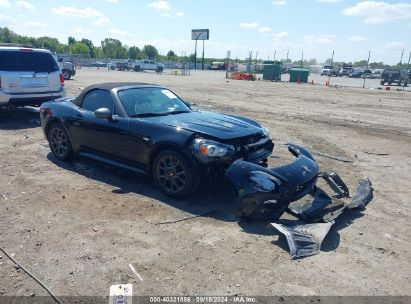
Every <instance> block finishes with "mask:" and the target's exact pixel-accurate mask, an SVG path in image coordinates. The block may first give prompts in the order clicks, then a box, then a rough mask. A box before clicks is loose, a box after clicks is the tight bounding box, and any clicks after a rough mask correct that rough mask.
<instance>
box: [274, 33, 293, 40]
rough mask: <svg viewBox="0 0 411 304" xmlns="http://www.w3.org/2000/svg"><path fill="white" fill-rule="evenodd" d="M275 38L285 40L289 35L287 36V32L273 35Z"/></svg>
mask: <svg viewBox="0 0 411 304" xmlns="http://www.w3.org/2000/svg"><path fill="white" fill-rule="evenodd" d="M275 36H276V37H277V38H280V39H281V38H287V37H288V36H290V34H288V33H287V32H279V33H277V34H275Z"/></svg>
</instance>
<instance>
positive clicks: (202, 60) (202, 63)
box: [201, 40, 204, 70]
mask: <svg viewBox="0 0 411 304" xmlns="http://www.w3.org/2000/svg"><path fill="white" fill-rule="evenodd" d="M201 69H202V70H204V40H203V58H202V59H201Z"/></svg>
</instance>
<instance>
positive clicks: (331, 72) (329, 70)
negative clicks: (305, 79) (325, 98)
mask: <svg viewBox="0 0 411 304" xmlns="http://www.w3.org/2000/svg"><path fill="white" fill-rule="evenodd" d="M338 72H339V69H338V68H336V67H334V66H332V65H325V66H324V68H323V69H322V71H321V76H323V75H327V76H337V75H338Z"/></svg>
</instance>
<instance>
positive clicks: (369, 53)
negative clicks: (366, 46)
mask: <svg viewBox="0 0 411 304" xmlns="http://www.w3.org/2000/svg"><path fill="white" fill-rule="evenodd" d="M370 56H371V50H370V51H369V52H368V60H367V70H368V66H369V65H370ZM365 79H366V76H364V83H363V85H362V88H363V89H365Z"/></svg>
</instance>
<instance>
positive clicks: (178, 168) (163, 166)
mask: <svg viewBox="0 0 411 304" xmlns="http://www.w3.org/2000/svg"><path fill="white" fill-rule="evenodd" d="M156 175H157V179H158V182H159V183H160V185H161V187H163V188H164V189H165V190H167V191H168V192H171V193H178V192H180V191H181V190H183V189H184V186H185V185H186V178H187V176H186V171H185V169H184V166H183V164H182V163H181V161H180V160H179V159H177V158H175V157H173V156H169V155H167V156H163V157H162V158H161V159H160V160H159V162H158V165H157V168H156Z"/></svg>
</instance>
